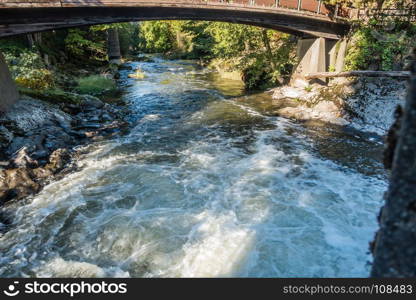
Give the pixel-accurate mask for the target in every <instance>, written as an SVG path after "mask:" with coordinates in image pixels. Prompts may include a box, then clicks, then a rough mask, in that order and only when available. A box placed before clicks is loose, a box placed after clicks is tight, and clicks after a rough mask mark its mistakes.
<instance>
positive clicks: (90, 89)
mask: <svg viewBox="0 0 416 300" xmlns="http://www.w3.org/2000/svg"><path fill="white" fill-rule="evenodd" d="M77 82H78V86H77V87H76V88H75V91H76V92H77V93H80V94H88V95H101V94H103V93H104V92H112V91H115V90H117V85H116V83H115V82H114V80H112V79H109V78H106V77H104V76H100V75H93V76H88V77H83V78H80V79H78V81H77Z"/></svg>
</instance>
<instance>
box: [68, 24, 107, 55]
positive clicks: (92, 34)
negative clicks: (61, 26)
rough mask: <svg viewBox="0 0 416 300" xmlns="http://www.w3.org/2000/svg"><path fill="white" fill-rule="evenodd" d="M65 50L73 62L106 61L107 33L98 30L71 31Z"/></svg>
mask: <svg viewBox="0 0 416 300" xmlns="http://www.w3.org/2000/svg"><path fill="white" fill-rule="evenodd" d="M65 50H66V51H67V52H68V54H69V56H71V57H72V59H73V60H76V59H80V60H81V61H85V60H86V59H87V60H96V61H104V60H106V59H107V57H106V44H105V33H104V32H101V31H98V30H88V28H87V29H78V28H77V29H69V31H68V35H67V36H66V38H65Z"/></svg>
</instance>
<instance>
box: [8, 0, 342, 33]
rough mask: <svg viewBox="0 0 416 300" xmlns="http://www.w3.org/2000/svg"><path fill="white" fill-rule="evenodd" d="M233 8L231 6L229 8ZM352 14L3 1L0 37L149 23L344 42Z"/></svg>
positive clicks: (287, 3) (317, 5) (195, 3)
mask: <svg viewBox="0 0 416 300" xmlns="http://www.w3.org/2000/svg"><path fill="white" fill-rule="evenodd" d="M230 2H232V3H230ZM341 16H343V17H348V12H346V11H342V10H337V11H331V10H329V9H327V8H326V6H325V5H324V4H323V3H322V1H318V0H214V1H213V0H210V1H205V0H0V37H2V36H10V35H16V34H21V33H29V32H37V31H44V30H51V29H58V28H67V27H75V26H81V25H94V24H104V23H118V22H129V21H146V20H173V19H175V20H208V21H224V22H233V23H242V24H249V25H255V26H260V27H266V28H270V29H275V30H279V31H283V32H287V33H291V34H295V35H300V36H316V37H324V38H330V39H339V38H340V37H341V36H342V35H344V34H345V32H346V31H347V30H348V28H349V26H348V23H347V22H346V21H345V19H344V18H341Z"/></svg>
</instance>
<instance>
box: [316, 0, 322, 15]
mask: <svg viewBox="0 0 416 300" xmlns="http://www.w3.org/2000/svg"><path fill="white" fill-rule="evenodd" d="M321 5H322V0H319V3H318V11H317V13H318V14H321Z"/></svg>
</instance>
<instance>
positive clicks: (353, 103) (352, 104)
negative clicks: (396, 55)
mask: <svg viewBox="0 0 416 300" xmlns="http://www.w3.org/2000/svg"><path fill="white" fill-rule="evenodd" d="M406 90H407V81H405V80H397V79H392V78H353V79H352V78H350V79H337V80H333V81H331V82H330V83H329V84H328V85H327V86H322V85H319V84H313V85H303V86H296V87H290V86H284V87H279V88H276V89H273V90H272V93H273V99H274V100H273V101H274V102H275V103H274V104H276V105H277V106H278V109H277V110H276V113H277V114H279V115H282V116H285V117H288V118H294V119H298V120H302V121H305V120H320V121H324V122H329V123H333V124H338V125H350V126H353V127H356V128H357V129H360V130H365V131H371V132H375V133H377V134H380V135H384V134H385V133H386V131H387V130H388V128H389V127H390V126H391V124H392V123H393V122H394V111H395V109H396V107H397V106H398V105H402V104H403V103H404V99H405V96H406Z"/></svg>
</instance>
